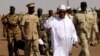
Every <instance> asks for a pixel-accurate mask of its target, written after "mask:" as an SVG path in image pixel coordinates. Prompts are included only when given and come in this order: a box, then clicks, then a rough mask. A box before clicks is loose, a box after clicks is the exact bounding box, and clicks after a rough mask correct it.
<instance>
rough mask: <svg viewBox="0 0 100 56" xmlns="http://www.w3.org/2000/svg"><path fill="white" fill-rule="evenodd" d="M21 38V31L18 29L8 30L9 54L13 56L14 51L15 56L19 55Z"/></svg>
mask: <svg viewBox="0 0 100 56" xmlns="http://www.w3.org/2000/svg"><path fill="white" fill-rule="evenodd" d="M19 39H20V31H18V30H17V29H15V30H8V31H7V41H8V52H9V56H13V52H14V54H15V56H18V51H17V50H18V48H17V42H18V40H19Z"/></svg>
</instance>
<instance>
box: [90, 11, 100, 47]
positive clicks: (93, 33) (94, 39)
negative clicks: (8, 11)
mask: <svg viewBox="0 0 100 56" xmlns="http://www.w3.org/2000/svg"><path fill="white" fill-rule="evenodd" d="M91 13H92V14H93V18H94V21H95V24H96V26H94V27H97V28H96V29H97V31H95V29H93V30H92V34H91V36H92V37H91V40H90V44H92V45H94V44H95V43H96V39H98V36H97V35H96V32H98V31H99V29H98V26H97V24H98V21H97V13H96V12H95V11H94V12H91Z"/></svg>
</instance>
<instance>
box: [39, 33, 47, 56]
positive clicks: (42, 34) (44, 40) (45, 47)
mask: <svg viewBox="0 0 100 56" xmlns="http://www.w3.org/2000/svg"><path fill="white" fill-rule="evenodd" d="M40 38H41V39H42V40H43V42H44V46H42V51H41V52H44V53H45V54H46V56H49V43H48V40H49V38H48V37H47V34H46V31H41V33H40ZM40 46H41V45H40ZM40 50H41V49H40Z"/></svg>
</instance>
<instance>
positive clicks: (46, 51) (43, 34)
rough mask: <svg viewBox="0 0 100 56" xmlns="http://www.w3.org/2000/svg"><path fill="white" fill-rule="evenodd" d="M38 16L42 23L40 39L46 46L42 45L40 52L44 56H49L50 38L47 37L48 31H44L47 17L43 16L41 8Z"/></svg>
mask: <svg viewBox="0 0 100 56" xmlns="http://www.w3.org/2000/svg"><path fill="white" fill-rule="evenodd" d="M37 16H38V18H39V23H40V38H41V39H42V40H43V41H44V46H42V45H40V51H41V53H42V54H43V52H44V53H45V54H46V56H49V46H48V37H47V33H46V29H44V27H43V24H44V22H45V21H46V19H45V16H43V15H42V9H41V8H38V11H37ZM41 47H42V48H41Z"/></svg>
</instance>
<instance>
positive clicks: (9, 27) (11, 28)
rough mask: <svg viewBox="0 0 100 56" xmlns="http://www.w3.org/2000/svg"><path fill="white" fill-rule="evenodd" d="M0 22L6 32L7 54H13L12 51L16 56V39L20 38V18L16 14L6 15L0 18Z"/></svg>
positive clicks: (11, 55) (10, 55)
mask: <svg viewBox="0 0 100 56" xmlns="http://www.w3.org/2000/svg"><path fill="white" fill-rule="evenodd" d="M2 23H3V24H4V26H5V28H6V29H5V30H6V32H7V41H8V51H9V56H13V52H14V53H15V55H16V56H18V54H17V45H16V44H17V41H18V40H20V37H21V35H20V34H21V31H20V28H19V23H20V19H19V16H18V15H17V14H14V15H10V14H8V15H6V16H4V18H3V19H2Z"/></svg>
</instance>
